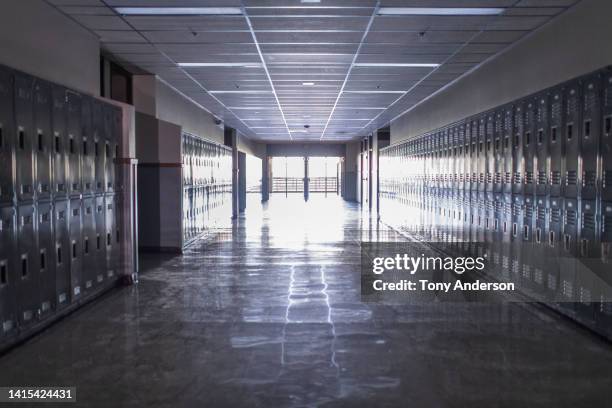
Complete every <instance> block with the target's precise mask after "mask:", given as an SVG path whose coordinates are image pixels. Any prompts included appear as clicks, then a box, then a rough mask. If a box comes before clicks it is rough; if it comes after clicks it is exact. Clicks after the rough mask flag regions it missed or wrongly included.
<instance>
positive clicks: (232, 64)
mask: <svg viewBox="0 0 612 408" xmlns="http://www.w3.org/2000/svg"><path fill="white" fill-rule="evenodd" d="M178 66H179V67H183V68H204V67H240V68H261V67H262V65H261V64H260V63H257V62H179V63H178Z"/></svg>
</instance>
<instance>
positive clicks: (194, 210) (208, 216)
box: [182, 133, 232, 245]
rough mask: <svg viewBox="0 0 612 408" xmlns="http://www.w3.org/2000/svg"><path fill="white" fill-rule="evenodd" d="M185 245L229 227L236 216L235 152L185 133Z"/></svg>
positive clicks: (183, 146)
mask: <svg viewBox="0 0 612 408" xmlns="http://www.w3.org/2000/svg"><path fill="white" fill-rule="evenodd" d="M182 154H183V200H182V203H183V221H182V222H183V243H184V245H187V244H189V243H190V242H192V241H193V240H194V239H195V238H197V237H199V236H201V235H202V234H203V233H205V232H208V231H211V230H214V229H215V228H223V227H226V226H227V223H228V222H229V221H230V219H231V216H232V151H231V149H230V148H228V147H226V146H222V145H219V144H216V143H212V142H209V141H207V140H204V139H202V138H199V137H198V136H195V135H192V134H189V133H183V138H182Z"/></svg>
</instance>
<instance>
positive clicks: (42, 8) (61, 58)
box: [0, 0, 100, 95]
mask: <svg viewBox="0 0 612 408" xmlns="http://www.w3.org/2000/svg"><path fill="white" fill-rule="evenodd" d="M0 64H3V65H7V66H9V67H12V68H15V69H18V70H20V71H24V72H27V73H29V74H32V75H35V76H38V77H40V78H43V79H46V80H48V81H51V82H55V83H58V84H63V85H65V86H67V87H70V88H73V89H76V90H78V91H82V92H85V93H88V94H92V95H99V94H100V45H99V41H98V39H97V37H95V36H94V35H93V34H91V33H90V32H89V31H87V30H85V29H84V28H82V27H81V26H79V25H78V24H76V23H75V22H73V21H72V20H70V19H69V18H68V17H66V16H64V15H63V14H61V13H60V12H59V11H57V10H56V9H54V8H53V7H51V6H50V5H48V4H47V3H45V2H44V1H42V0H18V1H6V0H5V1H2V2H1V3H0Z"/></svg>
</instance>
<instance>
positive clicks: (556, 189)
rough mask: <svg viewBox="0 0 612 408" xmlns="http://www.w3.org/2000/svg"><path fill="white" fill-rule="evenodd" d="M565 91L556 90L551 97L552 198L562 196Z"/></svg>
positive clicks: (549, 149) (550, 182) (549, 146)
mask: <svg viewBox="0 0 612 408" xmlns="http://www.w3.org/2000/svg"><path fill="white" fill-rule="evenodd" d="M562 129H563V90H562V89H561V88H557V89H554V90H553V91H552V92H551V95H550V129H549V132H548V152H549V155H550V173H549V176H548V182H549V191H550V195H551V196H552V197H559V196H560V195H561V174H562V171H563V139H564V138H563V137H562V136H561V134H562Z"/></svg>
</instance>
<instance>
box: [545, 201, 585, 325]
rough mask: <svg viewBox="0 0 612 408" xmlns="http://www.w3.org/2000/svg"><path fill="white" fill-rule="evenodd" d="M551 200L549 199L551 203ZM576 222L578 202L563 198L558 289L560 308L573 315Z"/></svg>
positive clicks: (575, 300) (576, 246)
mask: <svg viewBox="0 0 612 408" xmlns="http://www.w3.org/2000/svg"><path fill="white" fill-rule="evenodd" d="M552 201H553V199H551V202H552ZM578 222H579V208H578V200H576V199H575V198H565V199H564V200H563V231H562V234H563V235H562V238H561V240H560V245H559V246H560V248H559V254H558V257H559V260H560V262H561V264H560V267H559V285H560V286H559V289H560V299H561V300H562V302H561V304H560V306H561V308H563V309H564V310H566V311H567V312H569V313H571V314H573V313H575V309H576V302H577V300H578V291H577V287H576V284H577V281H576V271H577V266H578V261H577V257H578V255H579V252H578V244H577V238H578Z"/></svg>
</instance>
